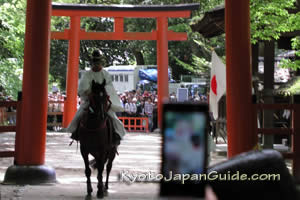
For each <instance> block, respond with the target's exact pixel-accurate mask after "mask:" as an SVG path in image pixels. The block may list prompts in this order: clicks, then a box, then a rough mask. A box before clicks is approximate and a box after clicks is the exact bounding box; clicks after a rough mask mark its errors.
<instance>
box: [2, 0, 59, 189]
mask: <svg viewBox="0 0 300 200" xmlns="http://www.w3.org/2000/svg"><path fill="white" fill-rule="evenodd" d="M50 18H51V0H43V1H40V0H27V9H26V33H25V49H24V68H23V88H22V106H21V111H19V110H18V112H21V122H19V121H18V127H17V134H18V135H17V137H16V142H15V143H16V148H15V152H16V155H15V160H14V164H15V165H13V166H10V167H9V168H8V169H7V171H6V174H5V177H4V183H6V184H40V183H54V182H55V181H56V177H55V171H54V169H53V168H51V167H47V166H45V165H44V162H45V149H46V146H45V145H46V126H47V106H48V71H49V51H50Z"/></svg>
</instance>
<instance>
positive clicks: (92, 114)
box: [78, 79, 117, 198]
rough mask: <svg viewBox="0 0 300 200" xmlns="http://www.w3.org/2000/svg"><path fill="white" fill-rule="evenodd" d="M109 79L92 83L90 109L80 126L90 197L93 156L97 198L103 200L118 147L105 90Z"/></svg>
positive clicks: (80, 140) (80, 141)
mask: <svg viewBox="0 0 300 200" xmlns="http://www.w3.org/2000/svg"><path fill="white" fill-rule="evenodd" d="M105 84H106V80H105V79H104V80H103V82H102V83H101V84H99V83H97V82H95V81H94V80H93V81H92V86H91V94H90V95H89V106H88V108H87V109H85V111H84V114H83V117H82V118H81V120H80V123H79V129H78V135H79V143H80V152H81V155H82V158H83V161H84V165H85V176H86V178H87V182H86V183H87V196H86V197H87V198H88V197H91V194H92V192H93V188H92V184H91V178H90V177H91V169H90V162H89V159H88V155H89V154H90V155H92V156H93V157H94V159H95V161H96V164H95V166H96V168H97V170H98V175H97V179H98V185H97V189H98V191H97V198H103V197H104V195H106V194H107V190H108V180H109V174H110V171H111V168H112V163H113V160H114V158H115V155H116V152H117V151H116V147H115V146H114V145H113V142H112V140H113V133H112V131H113V128H112V122H111V120H110V117H109V116H108V115H107V111H108V110H109V109H110V107H111V101H110V100H109V96H108V94H107V92H106V90H105ZM105 164H106V182H105V187H104V186H103V181H102V178H103V176H102V173H103V170H104V167H105Z"/></svg>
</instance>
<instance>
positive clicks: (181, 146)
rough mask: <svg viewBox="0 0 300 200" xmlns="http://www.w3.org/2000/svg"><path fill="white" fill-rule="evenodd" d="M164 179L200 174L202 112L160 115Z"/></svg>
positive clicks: (201, 170) (203, 133) (203, 160)
mask: <svg viewBox="0 0 300 200" xmlns="http://www.w3.org/2000/svg"><path fill="white" fill-rule="evenodd" d="M164 120H165V128H164V137H165V138H164V152H163V153H164V158H165V160H164V162H165V163H164V170H163V173H164V176H165V177H169V176H172V175H171V174H173V175H174V174H200V173H203V171H204V167H205V166H204V165H205V156H206V155H205V131H206V123H207V122H206V120H207V119H206V115H205V113H204V112H174V111H172V112H170V111H169V112H166V113H164Z"/></svg>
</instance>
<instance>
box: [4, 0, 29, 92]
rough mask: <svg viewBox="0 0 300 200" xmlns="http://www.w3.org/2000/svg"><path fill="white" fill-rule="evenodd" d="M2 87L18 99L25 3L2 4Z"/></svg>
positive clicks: (17, 1)
mask: <svg viewBox="0 0 300 200" xmlns="http://www.w3.org/2000/svg"><path fill="white" fill-rule="evenodd" d="M0 13H1V15H0V71H1V73H0V86H1V87H3V88H5V92H6V93H7V94H8V95H11V96H13V97H14V98H16V96H17V92H18V91H20V90H21V77H22V76H21V74H22V66H23V50H24V35H25V1H24V0H13V1H12V2H10V3H6V2H5V1H1V2H0Z"/></svg>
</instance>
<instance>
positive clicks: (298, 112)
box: [292, 95, 300, 183]
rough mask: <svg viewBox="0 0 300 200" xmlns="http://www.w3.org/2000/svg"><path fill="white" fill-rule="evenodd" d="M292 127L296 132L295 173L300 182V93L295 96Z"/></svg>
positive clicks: (293, 137)
mask: <svg viewBox="0 0 300 200" xmlns="http://www.w3.org/2000/svg"><path fill="white" fill-rule="evenodd" d="M292 117H293V118H292V119H293V121H292V127H293V128H294V134H293V135H292V152H293V158H294V160H293V175H294V177H295V180H296V182H297V183H300V121H299V120H300V95H295V96H294V111H293V116H292Z"/></svg>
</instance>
